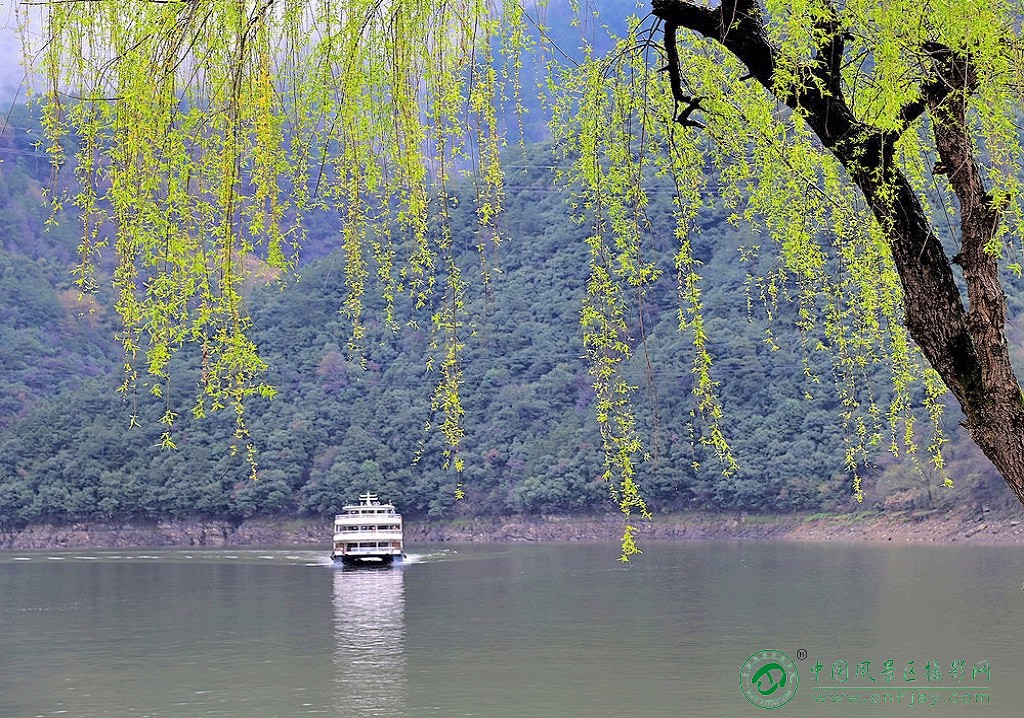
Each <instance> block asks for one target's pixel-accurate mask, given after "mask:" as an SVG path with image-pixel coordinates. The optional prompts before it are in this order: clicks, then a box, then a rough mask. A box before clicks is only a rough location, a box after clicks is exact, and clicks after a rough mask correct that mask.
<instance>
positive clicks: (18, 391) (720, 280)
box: [0, 116, 1019, 526]
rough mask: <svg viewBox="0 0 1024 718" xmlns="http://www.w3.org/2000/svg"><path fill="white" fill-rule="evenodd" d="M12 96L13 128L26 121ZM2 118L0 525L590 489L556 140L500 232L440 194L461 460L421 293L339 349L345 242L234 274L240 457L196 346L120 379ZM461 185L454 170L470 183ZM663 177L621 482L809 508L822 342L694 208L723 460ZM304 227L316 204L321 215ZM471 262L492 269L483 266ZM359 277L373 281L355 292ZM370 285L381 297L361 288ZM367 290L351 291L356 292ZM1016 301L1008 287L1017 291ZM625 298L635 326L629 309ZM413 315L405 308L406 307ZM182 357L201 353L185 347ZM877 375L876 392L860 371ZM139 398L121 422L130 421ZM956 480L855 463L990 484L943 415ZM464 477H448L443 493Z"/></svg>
mask: <svg viewBox="0 0 1024 718" xmlns="http://www.w3.org/2000/svg"><path fill="white" fill-rule="evenodd" d="M28 124H29V120H28V118H27V117H20V116H19V117H16V119H15V121H14V122H12V123H11V125H12V127H14V128H18V127H25V126H27V125H28ZM18 137H19V135H18V134H17V132H15V131H13V130H9V131H8V132H7V133H6V134H5V135H4V137H3V140H2V142H3V143H4V144H3V150H4V152H5V154H4V155H3V159H4V162H3V164H0V190H2V191H0V246H2V250H0V318H2V319H0V336H2V342H0V359H2V363H0V525H7V526H11V525H20V524H25V523H31V522H37V521H67V520H76V519H88V518H102V519H108V520H123V519H133V518H158V517H193V516H204V517H218V518H227V519H231V520H241V519H243V518H245V517H248V516H253V515H258V514H294V513H300V514H313V515H323V514H330V513H332V512H334V511H336V510H337V509H338V507H339V506H340V505H341V504H342V503H343V502H345V501H349V500H351V499H352V498H353V497H354V496H355V495H356V494H357V493H358V492H360V491H362V490H366V489H370V490H375V491H378V492H380V493H381V494H382V495H384V496H386V497H388V498H389V499H391V500H394V501H395V502H397V503H398V504H399V505H401V506H402V507H403V509H404V510H405V511H407V512H408V513H409V514H411V515H429V516H451V515H458V514H508V513H516V512H524V513H538V512H573V511H581V510H600V509H605V508H607V507H608V506H609V504H608V503H607V501H608V499H607V494H608V487H607V486H606V485H605V484H604V483H602V482H601V481H600V479H599V476H600V474H601V471H602V466H601V451H600V438H599V436H598V432H597V427H596V422H595V420H594V414H593V392H592V389H591V380H590V378H589V376H588V374H587V371H586V366H585V363H584V360H583V359H582V355H583V348H582V345H581V340H580V331H579V329H578V317H579V311H580V309H579V308H580V301H581V299H582V298H583V296H584V295H585V292H586V277H587V266H586V265H587V249H586V247H585V245H584V243H583V241H582V240H583V238H584V237H585V235H586V228H585V227H580V226H577V225H576V224H574V223H573V222H572V221H570V219H569V217H568V214H569V210H568V207H567V204H566V197H565V195H564V194H563V193H562V192H560V191H558V190H557V189H556V188H555V185H554V183H553V173H554V166H553V165H554V160H553V159H552V156H551V154H550V153H549V152H548V151H547V150H546V149H545V148H542V147H533V148H530V149H529V150H528V151H526V152H525V153H523V152H522V151H517V152H519V154H516V155H515V156H513V157H511V158H510V160H509V167H510V170H509V178H508V198H507V202H506V212H505V215H504V218H503V228H504V232H505V234H506V241H504V242H503V243H501V244H498V245H496V246H489V247H488V249H487V251H486V252H485V253H484V254H483V255H481V254H480V252H479V251H478V248H477V245H478V243H479V242H478V238H477V237H476V235H475V224H474V221H475V218H474V217H473V214H472V211H471V210H470V209H469V208H470V206H471V204H472V203H470V202H464V203H460V206H459V207H457V208H456V210H455V215H454V221H455V223H456V224H455V236H456V244H457V247H456V250H455V252H456V258H457V261H458V262H459V264H460V265H461V266H462V267H463V269H464V272H465V276H466V278H467V279H468V280H469V284H470V288H469V290H468V303H467V313H468V315H469V317H470V320H469V327H468V329H467V333H469V330H470V329H471V336H467V338H466V348H465V350H464V355H463V357H462V360H463V363H464V372H465V373H464V380H465V389H464V392H463V402H464V405H465V409H466V430H467V435H466V438H465V440H464V442H463V449H462V457H463V459H464V461H465V470H464V472H463V473H462V474H461V475H456V474H454V473H453V472H451V471H446V470H444V469H443V468H442V463H443V460H442V457H441V450H442V441H441V439H440V436H439V434H438V433H437V431H436V429H432V428H429V426H428V425H429V424H430V423H431V420H432V418H433V417H432V414H431V395H432V392H433V385H434V382H435V381H436V375H435V374H433V373H431V372H430V371H428V370H427V367H428V363H429V357H430V343H431V335H430V328H429V327H430V321H429V314H428V313H427V312H429V307H427V308H425V309H422V310H419V313H417V311H416V310H413V309H411V308H409V307H403V306H401V303H399V314H400V321H402V322H403V323H405V324H406V326H404V327H403V328H401V329H400V330H398V331H395V330H393V329H390V328H388V327H387V326H385V323H384V322H383V320H382V318H381V311H380V310H381V307H380V306H370V307H369V308H368V312H367V314H368V317H369V325H368V331H367V336H366V338H365V340H364V341H363V342H362V344H361V346H360V347H359V348H358V351H357V352H356V353H355V354H353V350H352V349H351V348H350V346H349V344H350V339H351V326H350V325H349V324H348V322H347V320H345V318H344V317H343V315H342V314H341V313H339V307H341V306H342V304H343V301H344V292H345V289H344V277H343V274H344V270H343V261H342V260H341V259H340V258H339V257H338V256H336V255H328V256H327V257H326V258H324V259H320V260H317V261H315V262H312V263H310V264H305V265H302V266H301V267H300V269H299V271H298V274H299V275H300V276H299V277H298V278H295V279H284V280H282V281H280V282H272V283H270V284H268V285H266V286H260V287H254V288H253V289H252V291H251V296H250V297H249V303H250V311H251V315H252V319H253V324H254V328H255V331H254V336H255V338H256V341H257V342H258V344H259V346H260V350H261V352H262V354H263V356H264V357H265V358H266V360H267V361H268V363H269V364H270V365H271V372H270V376H269V380H270V382H271V383H272V384H273V385H274V386H275V387H276V388H277V389H278V392H279V393H278V395H277V397H276V398H274V399H273V400H252V401H251V402H250V403H249V405H248V407H247V411H248V422H249V426H250V429H251V431H252V436H253V439H254V440H255V442H256V445H257V447H258V449H259V455H258V462H259V470H260V478H259V480H257V481H252V480H250V479H249V478H248V466H247V465H246V463H245V461H244V460H243V458H242V457H241V456H240V455H239V452H233V450H232V442H233V438H232V435H233V432H234V429H235V423H234V417H233V415H232V414H231V412H230V411H223V412H218V413H215V414H213V415H211V416H210V417H208V418H205V419H201V420H196V419H194V418H192V416H191V413H190V411H189V408H190V407H191V403H192V401H193V400H194V397H195V392H196V386H197V383H196V379H197V376H196V374H195V373H194V372H195V371H196V370H195V368H194V367H190V366H189V365H188V362H187V361H185V360H181V361H179V362H178V364H179V365H178V366H176V367H175V368H174V370H173V372H172V381H171V384H170V387H169V391H167V392H165V396H164V397H163V398H162V399H156V398H154V397H153V396H151V395H150V394H149V393H148V391H147V387H146V386H145V385H140V386H139V387H138V388H137V390H136V391H135V392H134V393H132V394H130V395H128V396H125V395H122V394H121V393H118V392H117V391H116V387H117V385H118V384H119V382H120V376H119V373H120V357H119V347H118V346H117V345H116V344H115V342H114V341H113V338H112V334H113V331H114V327H113V325H112V323H111V322H112V320H111V319H110V314H111V312H110V310H109V309H107V308H106V307H104V306H103V302H104V297H103V295H102V294H101V295H100V296H99V298H98V300H97V301H96V302H95V303H92V304H90V305H84V306H83V305H82V304H80V303H78V302H77V301H76V298H75V292H74V290H73V289H72V286H71V275H70V274H69V272H70V269H71V266H72V264H73V261H74V246H75V226H74V223H73V222H65V224H64V225H61V226H60V227H59V228H57V229H53V228H51V229H49V230H47V231H43V223H44V221H45V219H46V217H47V210H45V209H43V208H42V206H41V203H40V200H41V187H42V186H44V184H45V183H46V182H47V181H48V173H49V170H48V167H47V165H46V164H45V163H41V162H40V161H39V159H38V156H37V154H36V152H35V150H34V149H33V147H32V146H31V144H30V139H31V138H30V137H28V136H26V135H24V133H22V134H21V135H20V138H21V139H18ZM467 191H468V190H467ZM669 213H670V193H669V192H668V190H665V191H664V192H655V193H654V194H653V202H652V206H651V207H650V208H649V214H650V216H651V221H652V231H651V237H650V239H651V247H652V249H654V250H657V251H659V252H660V256H659V257H658V259H657V261H658V263H659V264H660V265H661V266H662V268H663V269H665V270H666V279H665V280H664V281H663V282H662V283H661V284H660V285H659V286H658V288H657V289H656V290H655V291H653V292H650V293H648V294H647V295H646V296H644V297H643V298H637V300H636V311H637V321H636V322H635V323H634V330H635V337H634V338H635V340H637V341H638V342H639V341H640V340H641V335H643V336H644V340H643V345H644V347H643V348H642V350H641V351H638V352H637V356H638V360H637V361H636V362H635V366H634V367H632V368H631V369H630V372H631V379H632V380H633V383H634V384H635V385H636V386H637V387H638V391H637V392H636V401H637V407H638V414H639V418H640V423H641V426H642V428H643V430H644V433H645V441H646V445H647V449H648V451H649V453H650V457H649V459H648V460H647V461H646V462H645V463H644V464H643V468H642V471H641V476H640V481H641V485H642V488H643V490H644V494H645V497H646V498H647V499H648V501H649V502H650V505H651V506H652V507H653V508H654V509H655V510H675V509H685V508H721V509H742V510H751V511H765V510H767V511H787V510H797V509H804V510H811V509H814V510H817V509H822V508H842V507H849V506H851V505H852V490H851V485H850V482H851V478H850V475H849V473H848V471H847V470H846V469H845V468H844V466H843V428H842V426H841V422H840V420H839V416H840V408H839V402H838V400H837V398H836V394H835V391H834V390H833V388H832V387H831V386H830V381H831V378H830V376H831V370H830V362H829V359H828V356H827V355H826V354H824V353H812V354H810V355H808V356H809V361H810V363H811V366H812V367H813V372H812V373H813V375H815V376H817V378H818V381H817V382H815V381H813V380H812V379H811V378H808V377H807V376H806V375H805V372H804V367H803V364H802V361H801V359H802V357H803V356H804V354H803V352H804V351H805V350H804V349H802V348H801V341H800V337H799V336H798V335H797V333H796V332H795V330H794V329H793V327H792V319H793V317H791V316H787V312H788V311H789V310H787V309H786V308H785V307H784V306H783V307H779V308H778V309H777V310H776V311H775V313H774V316H773V318H772V320H771V322H770V327H771V331H772V334H773V336H774V346H775V348H774V349H772V347H771V346H770V345H769V343H768V342H766V341H765V337H766V331H767V329H768V328H769V321H768V319H767V317H766V313H765V311H764V310H763V308H761V307H760V306H759V299H758V297H757V296H756V295H757V291H756V289H753V290H752V289H750V285H749V282H748V276H747V273H748V271H749V270H750V269H751V267H748V266H746V265H744V264H743V263H742V262H740V261H739V247H740V246H741V245H743V244H744V243H745V241H747V240H749V238H748V237H744V236H743V235H742V233H741V232H742V230H737V229H735V228H733V227H732V226H730V225H729V224H727V223H726V222H725V221H724V220H723V215H722V214H721V213H716V212H714V211H712V210H708V211H706V212H705V214H704V216H703V217H702V222H701V224H702V227H701V231H700V233H699V234H698V235H696V236H695V238H694V241H695V254H696V256H697V258H698V259H699V260H701V261H702V262H703V267H702V274H703V275H704V277H705V279H706V285H707V287H706V296H705V304H706V309H707V317H708V329H709V333H710V336H711V339H712V342H713V353H714V354H715V356H716V365H715V369H714V372H715V377H716V379H718V380H719V381H720V382H721V397H722V401H723V404H724V408H725V414H726V418H725V422H724V426H725V427H726V429H727V431H728V433H729V438H730V441H731V443H732V448H733V451H734V453H735V456H736V458H737V460H738V462H739V470H738V471H737V472H735V473H734V474H732V475H728V476H727V475H724V474H723V472H722V466H721V465H720V463H719V462H718V461H717V460H716V459H715V458H714V457H713V456H710V455H709V452H708V451H707V450H706V449H705V448H704V447H703V446H702V445H701V444H700V443H699V441H697V440H696V438H695V437H696V436H697V435H699V431H700V427H695V426H694V419H693V416H692V414H691V411H692V409H693V398H692V395H691V394H690V389H691V386H692V379H691V373H690V365H689V357H690V349H689V342H690V338H689V337H688V336H687V335H686V334H685V333H680V332H679V331H678V330H677V328H676V326H677V316H676V306H677V293H676V288H675V286H674V282H673V281H672V276H673V273H672V255H673V249H672V242H673V241H674V240H673V239H672V231H671V225H670V224H669V221H668V220H669V218H668V215H669ZM313 226H314V227H315V228H318V230H317V231H318V236H317V237H314V241H315V242H318V243H319V245H318V246H324V243H325V242H326V241H328V239H327V238H328V237H330V236H331V233H332V231H333V230H332V228H333V227H335V226H336V221H335V220H333V219H331V218H330V217H323V218H320V219H319V220H317V223H316V224H314V225H313ZM481 262H483V263H485V264H486V266H487V268H488V269H489V270H490V271H489V272H488V275H489V276H490V281H489V282H488V283H486V284H484V283H483V282H482V281H481V276H482V272H481ZM370 296H371V297H372V296H375V295H374V292H373V290H371V292H370ZM377 301H379V300H377ZM371 303H372V300H371ZM1014 306H1016V307H1019V302H1017V303H1015V305H1014ZM640 312H642V314H643V331H641V324H640V322H639V315H640ZM411 322H415V323H416V325H417V326H416V327H410V326H408V324H409V323H411ZM196 363H198V362H196ZM878 392H879V393H880V394H884V392H885V387H884V385H883V384H880V386H879V387H878ZM167 406H170V407H172V408H173V409H174V410H175V411H176V412H178V413H179V414H180V418H179V419H178V421H177V423H176V425H175V426H174V429H173V438H174V442H175V444H176V445H177V446H178V448H177V449H176V450H164V449H160V448H157V446H156V445H157V444H158V443H159V437H160V433H161V430H162V427H161V426H160V425H159V424H158V419H159V417H160V416H161V415H162V414H163V412H164V411H165V409H166V408H167ZM132 413H138V415H139V423H140V426H138V427H135V428H132V429H129V428H128V426H129V416H130V415H131V414H132ZM955 419H956V417H955V416H951V417H950V418H949V420H948V421H947V423H948V424H950V427H949V430H950V431H951V432H953V435H954V441H953V444H952V447H951V449H950V451H949V452H948V453H949V456H950V459H951V464H950V471H951V473H952V475H953V477H954V479H956V480H957V486H956V488H955V489H953V490H947V489H941V488H939V486H938V485H939V483H941V481H940V479H939V478H938V477H937V476H935V475H934V474H933V473H932V472H930V471H929V470H927V469H924V470H922V469H920V468H919V467H916V466H915V465H914V464H913V462H908V461H906V460H901V461H897V460H894V459H892V458H886V455H885V454H884V453H883V451H882V449H883V448H884V447H879V452H878V456H877V457H876V460H877V466H875V467H873V468H872V467H869V468H868V470H867V471H866V472H865V477H866V479H867V484H868V485H867V487H866V488H867V490H868V507H881V506H885V505H890V506H897V507H899V508H909V507H930V506H941V505H944V504H951V503H957V502H965V501H980V500H988V499H989V498H990V492H992V491H993V488H994V489H995V491H994V492H993V493H994V495H995V496H1001V495H1002V493H1004V492H1001V491H1000V490H1001V488H1002V482H1001V480H999V479H998V478H997V477H996V476H995V474H994V472H993V471H992V470H991V469H990V468H989V467H988V466H987V465H986V463H985V462H984V461H983V460H982V459H979V458H978V452H977V451H976V450H974V449H973V447H972V445H970V444H969V443H968V442H966V441H965V440H963V439H961V438H959V437H958V436H957V435H956V434H955V431H956V429H955ZM458 483H461V485H462V488H463V489H464V491H465V493H466V498H465V499H464V500H463V501H461V502H458V503H457V502H456V501H455V498H454V497H455V490H456V485H457V484H458Z"/></svg>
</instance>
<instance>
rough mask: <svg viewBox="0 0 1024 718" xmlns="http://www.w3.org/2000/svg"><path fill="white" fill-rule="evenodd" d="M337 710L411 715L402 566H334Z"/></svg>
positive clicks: (395, 716)
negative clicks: (407, 708)
mask: <svg viewBox="0 0 1024 718" xmlns="http://www.w3.org/2000/svg"><path fill="white" fill-rule="evenodd" d="M334 638H335V641H334V645H335V648H334V668H335V673H334V681H335V686H336V689H337V698H336V701H335V705H336V706H337V707H338V709H339V710H338V715H343V716H353V717H355V716H358V717H359V718H362V717H363V716H388V717H389V718H402V716H405V715H406V711H405V693H406V670H405V583H404V571H403V570H402V569H401V568H400V567H398V566H392V567H385V568H365V567H361V568H352V569H349V568H341V567H338V568H336V569H335V571H334Z"/></svg>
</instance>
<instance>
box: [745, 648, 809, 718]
mask: <svg viewBox="0 0 1024 718" xmlns="http://www.w3.org/2000/svg"><path fill="white" fill-rule="evenodd" d="M798 685H800V674H799V673H797V670H796V664H795V663H793V659H792V658H790V657H789V656H787V655H786V654H785V653H783V652H782V651H772V650H764V651H758V652H757V653H755V654H754V655H752V656H751V657H750V658H748V659H747V660H746V662H745V663H744V664H743V668H741V669H740V690H741V691H743V695H745V696H746V697H747V700H748V701H750V702H751V703H753V704H754V705H755V706H757V707H759V708H767V709H769V710H770V709H772V708H778V707H779V706H784V705H786V704H787V703H788V702H789V699H790V698H792V697H793V696H794V695H795V694H796V687H797V686H798Z"/></svg>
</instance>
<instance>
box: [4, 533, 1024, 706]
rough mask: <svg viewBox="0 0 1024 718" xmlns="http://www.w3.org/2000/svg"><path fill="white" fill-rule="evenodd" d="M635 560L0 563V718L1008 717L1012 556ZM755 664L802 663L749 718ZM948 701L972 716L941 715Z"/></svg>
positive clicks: (1016, 593)
mask: <svg viewBox="0 0 1024 718" xmlns="http://www.w3.org/2000/svg"><path fill="white" fill-rule="evenodd" d="M644 548H645V554H644V556H643V557H641V558H640V559H639V560H638V561H634V562H633V563H631V564H629V565H628V566H623V565H621V564H619V563H617V562H616V561H615V558H616V556H617V551H616V547H615V546H613V545H568V546H556V545H542V546H519V545H516V546H509V545H483V546H480V545H476V546H458V547H452V546H443V547H441V546H414V547H412V555H411V557H410V558H411V561H410V562H409V563H407V564H406V565H404V566H402V567H395V568H391V569H383V570H380V569H361V570H342V569H341V568H336V567H334V566H332V565H331V564H330V562H329V561H328V560H326V553H327V551H326V549H325V550H324V551H317V552H313V551H300V550H295V549H285V550H230V551H228V550H217V551H182V550H168V551H152V550H150V551H132V552H113V551H111V552H84V551H80V552H68V553H40V552H32V553H4V554H0V717H2V718H8V717H10V718H22V717H26V718H31V717H33V716H55V715H64V716H70V717H75V718H78V717H80V718H108V717H110V718H119V717H121V716H151V717H153V718H179V717H190V716H196V717H199V716H245V717H246V718H261V717H264V716H302V715H328V716H338V717H344V718H364V717H367V716H387V717H388V718H421V717H430V716H441V717H447V716H482V717H484V718H502V717H505V716H508V717H509V718H512V717H514V718H524V717H530V716H543V717H548V716H550V717H552V718H575V717H580V718H582V717H586V718H604V717H607V718H613V717H614V718H618V717H620V716H646V717H666V718H668V717H675V716H701V717H707V718H714V717H718V716H722V717H731V716H758V715H760V716H765V715H770V716H797V717H803V716H824V715H829V716H845V715H855V714H856V715H861V716H863V715H868V716H876V715H877V716H886V715H905V714H910V713H921V712H925V713H928V714H934V715H952V714H957V715H973V716H980V717H984V718H995V717H996V716H1000V717H1003V716H1006V717H1009V716H1022V715H1024V680H1022V677H1021V670H1020V668H1019V665H1020V656H1021V647H1022V646H1024V591H1022V590H1021V586H1022V582H1024V550H1022V549H1020V548H1013V547H970V546H951V547H916V546H914V547H905V546H884V547H883V546H860V545H850V544H819V545H805V544H795V543H760V542H708V543H676V544H663V543H649V544H647V545H645V547H644ZM765 648H769V649H777V650H780V651H784V652H786V653H787V654H788V655H789V656H791V657H793V658H794V659H797V660H796V664H797V666H798V670H799V687H798V690H797V692H796V694H795V696H794V697H793V699H792V700H791V701H790V702H789V703H788V704H787V705H785V706H783V707H782V708H780V709H778V710H777V711H773V712H772V713H767V714H766V713H763V712H762V711H761V709H760V708H756V707H754V706H752V705H751V704H750V703H748V702H747V700H746V699H745V698H744V697H743V695H742V694H741V693H740V690H739V671H740V667H741V666H742V664H743V663H744V661H745V660H746V659H747V657H748V656H750V655H751V654H752V653H754V652H755V651H758V650H760V649H765ZM801 649H802V650H801ZM802 651H806V652H807V656H806V657H805V658H802V659H799V658H798V655H797V654H798V652H800V653H801V655H802ZM886 659H892V660H893V661H894V664H893V665H894V671H895V677H894V680H893V682H892V683H890V684H885V683H884V676H883V662H884V661H885V660H886ZM960 659H962V660H964V661H965V673H966V675H965V677H964V679H963V680H962V681H960V682H957V681H956V680H955V679H954V678H953V677H952V676H949V675H948V669H949V664H950V663H951V662H953V661H955V660H960ZM842 660H845V661H846V662H847V665H848V666H849V678H848V680H847V681H846V683H842V682H841V677H842V672H841V664H840V666H839V667H840V673H839V678H838V679H833V675H832V667H833V664H834V663H835V662H836V661H842ZM864 661H869V665H868V666H867V668H868V675H869V676H870V677H873V678H875V679H876V682H875V684H871V683H870V681H869V680H868V678H866V677H857V676H856V675H855V673H856V668H857V665H858V664H860V663H862V662H864ZM909 661H914V664H913V665H914V669H915V671H914V674H913V676H911V677H913V678H914V679H915V680H914V681H909V680H906V679H905V676H904V673H905V671H906V669H907V665H908V662H909ZM983 661H988V662H989V665H990V673H991V679H990V680H989V679H988V677H987V676H986V675H985V674H983V673H980V674H977V675H976V676H973V677H972V668H973V667H974V666H975V665H976V664H980V663H982V662H983ZM932 662H937V663H938V664H939V666H940V669H941V670H940V677H941V680H940V681H926V677H927V676H926V666H927V665H928V664H930V663H932ZM819 664H820V666H821V668H820V670H819V671H818V672H817V683H816V682H815V677H816V676H815V671H814V668H815V666H816V665H819ZM828 686H832V687H834V688H833V689H831V690H830V689H828V688H827V687H828ZM875 686H879V687H880V688H875ZM967 686H970V687H972V688H973V687H977V688H980V689H981V690H982V691H983V692H985V693H986V694H987V695H989V696H990V702H986V703H980V704H978V703H972V704H970V705H964V704H962V703H957V704H953V703H951V702H950V696H951V694H952V692H953V691H954V689H957V692H959V690H958V689H961V688H963V687H967ZM823 691H824V692H825V693H835V692H837V691H844V692H845V693H847V694H854V693H856V694H859V695H860V702H858V703H855V704H851V703H843V704H835V703H831V702H830V703H824V704H823V703H819V702H816V701H815V696H816V695H817V694H819V693H822V692H823ZM882 691H889V692H891V693H892V694H894V695H895V694H896V693H897V692H898V691H903V692H904V695H903V697H902V700H901V701H900V702H899V703H898V704H897V703H895V702H894V703H887V704H886V703H883V704H871V703H870V700H871V695H872V693H873V694H874V695H876V696H880V695H881V692H882ZM910 693H915V694H917V693H926V694H927V696H928V698H927V700H926V704H925V705H921V703H920V701H919V700H915V702H914V703H913V704H910V702H909V701H910ZM932 700H934V701H935V705H931V701H932Z"/></svg>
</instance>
